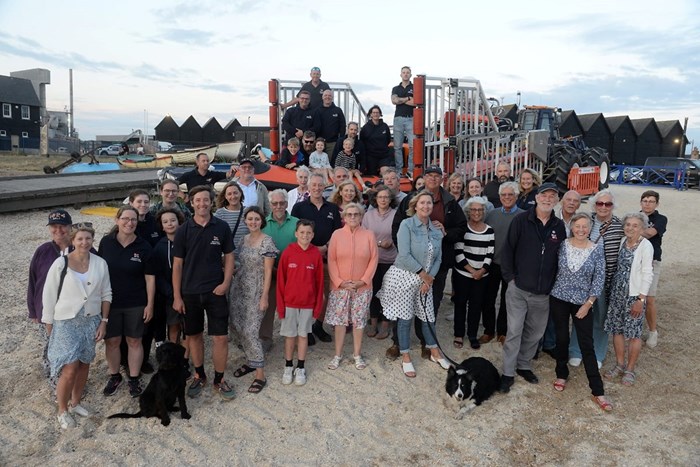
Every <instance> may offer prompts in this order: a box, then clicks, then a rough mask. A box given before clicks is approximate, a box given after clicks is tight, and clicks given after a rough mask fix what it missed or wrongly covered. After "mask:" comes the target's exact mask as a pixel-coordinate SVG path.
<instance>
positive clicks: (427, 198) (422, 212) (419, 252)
mask: <svg viewBox="0 0 700 467" xmlns="http://www.w3.org/2000/svg"><path fill="white" fill-rule="evenodd" d="M432 212H433V195H432V194H431V193H430V192H429V191H421V192H420V193H418V194H417V195H415V196H414V197H413V198H412V199H411V201H410V202H409V203H408V210H407V211H406V214H408V215H409V216H411V217H408V218H407V219H404V220H403V221H402V222H401V225H400V226H399V232H398V235H397V240H398V250H399V253H398V255H397V257H396V262H394V264H393V266H391V267H390V268H389V271H387V273H386V276H384V282H382V288H381V290H380V291H379V292H378V293H377V296H378V297H379V300H380V302H381V304H382V307H383V308H384V316H386V317H387V318H388V319H391V320H395V319H398V324H397V332H398V338H399V351H400V353H401V355H402V359H401V368H402V370H403V373H404V375H406V377H408V378H415V377H416V369H415V368H414V366H413V362H412V361H411V355H410V354H409V349H410V347H411V334H410V333H411V323H412V322H413V317H414V316H417V317H418V318H419V319H420V321H421V326H422V328H423V336H424V338H425V344H426V345H425V346H426V348H428V349H430V360H431V361H433V362H435V363H438V364H439V365H440V366H441V367H443V368H444V369H447V368H449V367H450V364H449V363H448V362H447V360H445V359H444V358H443V357H442V355H441V354H440V351H439V350H438V348H437V342H436V341H435V313H434V310H433V294H432V290H431V288H432V286H433V280H434V279H435V275H436V274H437V273H438V271H439V269H440V261H441V258H442V237H443V234H442V231H441V230H438V229H437V228H436V227H435V226H433V223H432V222H431V221H430V214H431V213H432Z"/></svg>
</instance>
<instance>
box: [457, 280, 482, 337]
mask: <svg viewBox="0 0 700 467" xmlns="http://www.w3.org/2000/svg"><path fill="white" fill-rule="evenodd" d="M487 279H488V276H487V277H484V278H482V279H480V280H478V281H477V280H474V279H472V278H469V277H466V276H463V275H461V274H460V273H458V272H456V271H452V280H453V282H454V285H455V288H454V291H453V298H454V306H455V320H454V336H455V337H462V338H463V337H464V325H465V322H466V327H467V337H468V338H469V339H470V340H473V339H476V335H477V333H478V331H479V321H481V310H482V300H483V297H484V292H485V290H486V285H487V283H486V280H487ZM467 303H469V311H468V312H467Z"/></svg>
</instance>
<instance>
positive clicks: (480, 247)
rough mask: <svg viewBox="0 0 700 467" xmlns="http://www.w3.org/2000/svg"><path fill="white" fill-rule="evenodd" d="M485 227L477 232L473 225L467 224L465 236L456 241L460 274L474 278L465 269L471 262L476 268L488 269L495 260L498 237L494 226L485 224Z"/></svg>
mask: <svg viewBox="0 0 700 467" xmlns="http://www.w3.org/2000/svg"><path fill="white" fill-rule="evenodd" d="M484 226H485V228H484V230H483V231H481V232H477V231H476V230H474V229H473V228H472V226H471V225H469V224H467V232H466V233H465V234H464V238H463V239H462V240H461V241H459V242H456V243H455V268H454V269H455V271H457V272H458V273H459V274H461V275H463V276H465V277H468V278H470V279H473V276H472V275H471V273H470V272H469V271H467V270H465V269H464V267H465V266H466V265H467V264H469V266H471V267H473V268H474V269H476V270H479V269H481V268H482V267H483V268H486V270H487V273H486V274H484V277H486V276H487V275H488V269H489V267H490V266H491V261H493V253H494V251H495V245H496V237H495V234H494V231H493V228H492V227H491V226H490V225H488V224H484Z"/></svg>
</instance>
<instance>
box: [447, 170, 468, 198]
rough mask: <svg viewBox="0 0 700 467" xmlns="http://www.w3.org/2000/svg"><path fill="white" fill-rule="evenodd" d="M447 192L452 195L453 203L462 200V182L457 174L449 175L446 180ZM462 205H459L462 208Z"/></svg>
mask: <svg viewBox="0 0 700 467" xmlns="http://www.w3.org/2000/svg"><path fill="white" fill-rule="evenodd" d="M447 191H448V192H449V193H450V194H451V195H452V197H453V198H454V199H455V201H457V202H459V203H461V201H462V200H463V198H464V180H463V179H462V176H461V175H460V174H458V173H457V172H455V173H453V174H452V175H450V177H449V178H448V179H447ZM463 204H464V203H461V204H460V206H462V205H463Z"/></svg>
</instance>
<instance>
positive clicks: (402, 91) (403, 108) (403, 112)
mask: <svg viewBox="0 0 700 467" xmlns="http://www.w3.org/2000/svg"><path fill="white" fill-rule="evenodd" d="M391 95H392V96H394V95H395V96H396V97H401V98H404V97H413V83H408V86H406V87H403V86H402V85H401V83H399V85H398V86H394V88H393V89H392V90H391ZM396 117H409V118H412V117H413V106H412V105H408V104H399V105H397V106H396V111H395V112H394V118H396Z"/></svg>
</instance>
